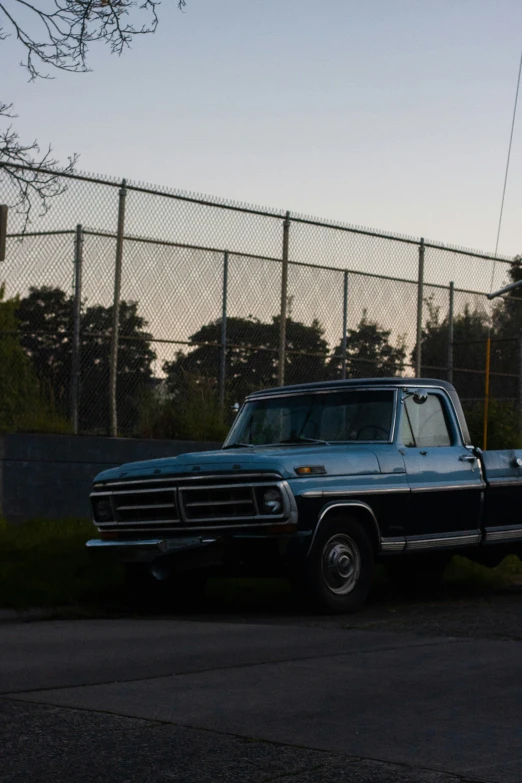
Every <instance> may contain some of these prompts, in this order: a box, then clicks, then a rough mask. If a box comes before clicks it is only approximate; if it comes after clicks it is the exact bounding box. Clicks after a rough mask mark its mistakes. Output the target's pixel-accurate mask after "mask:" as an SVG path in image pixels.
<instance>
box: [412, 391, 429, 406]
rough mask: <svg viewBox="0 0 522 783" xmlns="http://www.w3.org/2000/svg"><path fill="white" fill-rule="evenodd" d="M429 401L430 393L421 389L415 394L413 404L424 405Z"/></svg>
mask: <svg viewBox="0 0 522 783" xmlns="http://www.w3.org/2000/svg"><path fill="white" fill-rule="evenodd" d="M427 399H428V393H427V392H425V391H421V390H420V389H419V390H418V391H416V392H414V394H413V402H416V403H417V405H424V403H425V402H426V400H427Z"/></svg>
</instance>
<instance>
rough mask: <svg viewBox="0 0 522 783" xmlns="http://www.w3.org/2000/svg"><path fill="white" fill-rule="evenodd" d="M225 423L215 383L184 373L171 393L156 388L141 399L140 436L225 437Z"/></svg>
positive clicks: (174, 438) (175, 438)
mask: <svg viewBox="0 0 522 783" xmlns="http://www.w3.org/2000/svg"><path fill="white" fill-rule="evenodd" d="M227 432H228V427H227V425H226V424H225V423H224V421H223V418H222V415H221V411H220V407H219V400H218V397H217V393H216V390H215V384H214V382H213V381H212V380H211V379H209V378H205V377H203V376H196V375H192V374H190V373H184V374H183V378H182V380H181V382H180V383H179V384H178V386H177V388H176V389H175V390H174V391H172V392H170V393H163V394H162V393H161V391H158V390H156V391H155V392H153V393H151V394H150V395H149V396H148V398H146V399H144V400H143V405H142V416H141V422H140V427H139V433H138V434H139V435H140V437H142V438H172V439H173V440H208V441H219V442H221V441H222V440H224V438H225V436H226V434H227Z"/></svg>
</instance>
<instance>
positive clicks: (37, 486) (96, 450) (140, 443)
mask: <svg viewBox="0 0 522 783" xmlns="http://www.w3.org/2000/svg"><path fill="white" fill-rule="evenodd" d="M220 445H221V444H219V443H201V442H195V441H176V440H140V439H134V438H102V437H83V436H79V437H74V436H71V435H28V434H15V435H0V517H4V518H5V519H7V520H8V521H9V522H23V521H24V520H27V519H60V518H62V519H63V518H65V517H88V516H89V515H90V508H89V492H90V489H91V484H92V480H93V478H94V476H95V475H96V474H97V473H99V472H100V471H101V470H105V469H106V468H112V467H116V466H117V465H121V464H122V463H124V462H135V461H136V460H144V459H155V458H157V457H173V456H176V455H178V454H185V453H186V452H189V451H205V450H209V449H217V448H219V447H220Z"/></svg>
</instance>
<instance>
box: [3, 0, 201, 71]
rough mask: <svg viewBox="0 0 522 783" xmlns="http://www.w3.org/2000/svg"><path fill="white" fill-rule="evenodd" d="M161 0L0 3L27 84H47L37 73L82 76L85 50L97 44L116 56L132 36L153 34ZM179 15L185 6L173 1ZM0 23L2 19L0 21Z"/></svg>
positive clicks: (19, 0)
mask: <svg viewBox="0 0 522 783" xmlns="http://www.w3.org/2000/svg"><path fill="white" fill-rule="evenodd" d="M159 5H160V0H141V2H140V0H49V2H45V0H34V2H30V0H10V2H9V5H8V4H7V2H6V0H0V15H3V17H4V27H0V38H5V37H6V36H7V35H14V36H15V38H16V40H17V41H18V43H19V44H20V45H21V47H22V48H23V50H24V52H25V57H24V61H23V63H22V65H24V67H25V68H27V70H28V72H29V76H30V78H31V79H32V80H33V79H36V78H37V77H40V78H48V74H47V73H43V71H42V70H41V69H42V68H43V67H44V66H51V67H52V68H57V69H58V70H62V71H72V72H81V71H87V70H88V67H87V54H88V48H89V44H91V43H93V42H96V41H102V42H103V43H106V44H107V45H108V46H109V48H110V50H111V52H112V53H113V54H121V53H122V52H123V50H124V49H125V48H127V47H129V46H130V45H131V42H132V40H133V39H134V37H135V36H137V35H147V34H150V33H154V32H155V31H156V28H157V26H158V13H157V8H158V6H159ZM177 5H178V8H179V9H180V11H182V10H183V9H184V8H185V6H186V0H177ZM0 19H1V16H0Z"/></svg>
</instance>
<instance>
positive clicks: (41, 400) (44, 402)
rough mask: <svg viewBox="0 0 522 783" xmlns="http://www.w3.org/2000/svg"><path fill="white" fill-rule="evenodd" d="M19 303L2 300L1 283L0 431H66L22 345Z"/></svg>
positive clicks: (16, 300)
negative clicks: (42, 389)
mask: <svg viewBox="0 0 522 783" xmlns="http://www.w3.org/2000/svg"><path fill="white" fill-rule="evenodd" d="M18 305H19V300H18V299H17V298H15V299H5V288H4V286H0V367H2V372H0V431H7V432H16V431H19V430H29V431H33V430H35V431H48V432H63V431H67V429H68V424H67V421H66V420H64V419H63V418H60V416H58V415H57V414H56V411H55V409H54V406H53V405H52V402H51V401H50V400H49V399H46V396H45V395H44V394H42V392H41V389H40V386H39V384H38V380H37V377H36V374H35V372H34V370H33V368H32V366H31V362H30V360H29V358H28V356H27V354H26V353H25V351H24V349H23V347H22V345H21V341H20V335H19V323H18V319H17V317H16V311H17V307H18Z"/></svg>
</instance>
